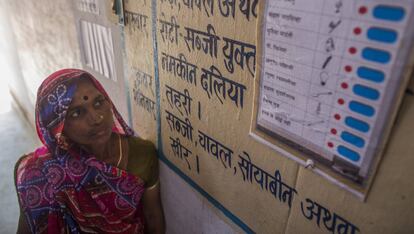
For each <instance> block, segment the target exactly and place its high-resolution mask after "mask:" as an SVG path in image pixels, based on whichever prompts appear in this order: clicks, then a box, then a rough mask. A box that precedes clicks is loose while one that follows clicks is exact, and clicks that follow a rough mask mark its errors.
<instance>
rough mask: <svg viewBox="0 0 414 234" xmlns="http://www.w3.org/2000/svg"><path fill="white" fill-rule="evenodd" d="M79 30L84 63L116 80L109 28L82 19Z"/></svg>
mask: <svg viewBox="0 0 414 234" xmlns="http://www.w3.org/2000/svg"><path fill="white" fill-rule="evenodd" d="M80 30H81V38H82V46H83V52H84V58H85V63H86V65H87V66H89V67H91V68H92V69H94V70H95V71H97V72H99V73H100V74H102V75H103V76H105V77H106V78H108V79H111V80H113V81H116V80H117V79H116V75H115V70H114V69H115V64H114V47H113V42H112V34H111V29H110V28H107V27H104V26H102V25H99V24H94V23H91V22H87V21H84V20H82V21H80Z"/></svg>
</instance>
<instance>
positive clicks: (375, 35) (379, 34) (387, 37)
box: [367, 27, 397, 43]
mask: <svg viewBox="0 0 414 234" xmlns="http://www.w3.org/2000/svg"><path fill="white" fill-rule="evenodd" d="M367 37H368V39H370V40H372V41H378V42H383V43H394V42H396V41H397V32H396V31H394V30H392V29H386V28H379V27H372V28H369V29H368V31H367Z"/></svg>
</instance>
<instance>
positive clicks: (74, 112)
mask: <svg viewBox="0 0 414 234" xmlns="http://www.w3.org/2000/svg"><path fill="white" fill-rule="evenodd" d="M80 114H81V113H80V110H76V111H72V112H71V113H70V117H72V118H77V117H79V116H80Z"/></svg>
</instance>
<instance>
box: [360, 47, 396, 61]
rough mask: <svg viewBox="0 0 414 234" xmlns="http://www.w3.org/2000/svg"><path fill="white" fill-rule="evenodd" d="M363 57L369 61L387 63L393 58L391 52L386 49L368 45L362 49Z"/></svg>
mask: <svg viewBox="0 0 414 234" xmlns="http://www.w3.org/2000/svg"><path fill="white" fill-rule="evenodd" d="M362 57H363V58H364V59H366V60H368V61H372V62H376V63H382V64H386V63H388V62H389V61H390V60H391V54H390V53H389V52H387V51H385V50H380V49H374V48H370V47H366V48H364V49H363V50H362Z"/></svg>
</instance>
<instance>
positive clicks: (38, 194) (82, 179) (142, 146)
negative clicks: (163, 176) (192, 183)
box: [15, 69, 165, 233]
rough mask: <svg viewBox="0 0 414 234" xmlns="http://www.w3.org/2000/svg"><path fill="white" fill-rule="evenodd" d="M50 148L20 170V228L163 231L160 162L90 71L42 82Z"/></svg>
mask: <svg viewBox="0 0 414 234" xmlns="http://www.w3.org/2000/svg"><path fill="white" fill-rule="evenodd" d="M36 130H37V133H38V136H39V138H40V140H41V141H42V143H43V146H42V147H40V148H38V149H36V150H35V151H34V152H33V153H30V154H28V155H25V156H23V157H22V158H21V159H20V160H19V161H18V162H17V163H16V169H15V181H16V190H17V194H18V198H19V203H20V208H21V214H20V219H19V226H18V233H27V232H32V233H46V232H47V233H143V232H146V233H163V232H164V228H165V225H164V216H163V211H162V205H161V200H160V186H159V182H158V181H159V180H158V160H157V157H156V152H155V147H154V146H153V144H152V143H150V142H148V141H144V140H142V139H139V138H137V137H134V133H133V131H132V130H131V129H130V128H129V127H128V126H127V125H126V124H125V122H124V120H123V119H122V117H121V116H120V114H119V113H118V111H117V110H116V108H115V106H114V105H113V103H112V102H111V100H110V99H109V97H108V95H107V94H106V92H105V91H104V89H103V88H102V86H101V85H100V84H99V83H98V81H97V80H96V79H95V78H94V77H93V76H92V75H91V74H89V73H87V72H85V71H82V70H77V69H64V70H60V71H57V72H55V73H53V74H52V75H50V76H49V77H48V78H47V79H46V80H45V81H44V82H43V83H42V85H41V86H40V88H39V90H38V94H37V101H36Z"/></svg>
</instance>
